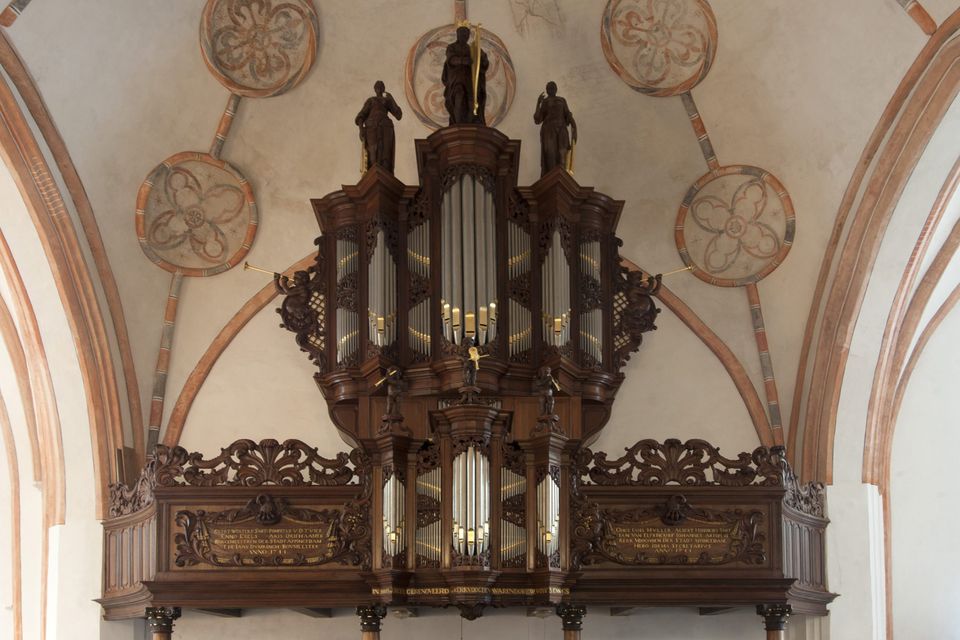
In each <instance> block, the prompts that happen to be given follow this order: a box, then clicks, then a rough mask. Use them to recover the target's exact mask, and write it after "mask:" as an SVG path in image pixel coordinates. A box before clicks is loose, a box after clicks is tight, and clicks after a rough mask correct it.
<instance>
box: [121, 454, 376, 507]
mask: <svg viewBox="0 0 960 640" xmlns="http://www.w3.org/2000/svg"><path fill="white" fill-rule="evenodd" d="M368 473H369V461H368V459H367V457H366V455H365V454H364V453H363V452H362V451H360V450H359V449H354V450H353V451H351V452H350V453H349V454H348V453H338V454H337V455H336V457H334V458H332V459H331V458H324V457H323V456H321V455H319V454H318V453H317V449H316V448H315V447H311V446H309V445H307V444H306V443H304V442H301V441H300V440H293V439H291V440H285V441H284V442H282V443H281V442H278V441H276V440H273V439H267V440H261V441H260V442H254V441H253V440H237V441H236V442H234V443H233V444H231V445H230V446H229V447H226V448H224V449H221V451H220V455H218V456H216V457H214V458H211V459H209V460H206V459H205V458H204V457H203V454H201V453H188V452H187V450H186V449H184V448H183V447H166V446H164V445H157V447H156V449H155V450H154V452H153V453H152V454H150V455H149V456H148V457H147V462H146V464H145V465H144V468H143V470H142V471H141V472H140V477H139V478H138V480H137V482H136V483H135V484H134V485H133V486H132V487H127V486H126V485H124V484H114V485H111V487H110V510H109V513H110V516H111V517H116V516H121V515H126V514H129V513H134V512H136V511H139V510H140V509H143V508H145V507H147V506H149V505H151V504H153V501H154V498H153V490H154V489H155V488H156V487H178V486H194V487H213V486H242V487H259V486H267V485H281V486H306V485H313V486H324V487H331V486H344V485H349V484H358V483H360V482H361V481H362V479H363V478H364V477H366V475H367V474H368Z"/></svg>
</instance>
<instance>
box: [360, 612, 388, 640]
mask: <svg viewBox="0 0 960 640" xmlns="http://www.w3.org/2000/svg"><path fill="white" fill-rule="evenodd" d="M357 615H358V616H360V640H380V621H381V620H383V617H384V616H385V615H387V608H386V607H385V606H383V605H382V604H375V605H370V606H366V607H363V606H360V607H357Z"/></svg>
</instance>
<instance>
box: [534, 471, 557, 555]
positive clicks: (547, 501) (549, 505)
mask: <svg viewBox="0 0 960 640" xmlns="http://www.w3.org/2000/svg"><path fill="white" fill-rule="evenodd" d="M559 548H560V485H558V484H557V483H556V482H554V480H553V477H552V476H551V475H550V474H549V473H547V474H545V475H544V477H543V479H542V480H541V481H540V482H539V483H538V484H537V549H538V550H539V551H540V552H541V553H543V554H544V555H545V556H546V557H548V558H549V557H550V556H551V555H553V554H554V553H555V552H556V551H557V549H559Z"/></svg>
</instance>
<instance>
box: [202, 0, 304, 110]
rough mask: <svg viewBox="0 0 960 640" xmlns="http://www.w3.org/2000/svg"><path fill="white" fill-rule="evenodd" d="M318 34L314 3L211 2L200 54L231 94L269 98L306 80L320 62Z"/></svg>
mask: <svg viewBox="0 0 960 640" xmlns="http://www.w3.org/2000/svg"><path fill="white" fill-rule="evenodd" d="M319 33H320V22H319V20H318V18H317V11H316V9H315V8H314V6H313V1H312V0H207V6H206V7H205V8H204V10H203V19H202V20H201V22H200V51H201V52H202V53H203V59H204V61H205V62H206V63H207V67H208V68H209V69H210V71H211V72H212V73H213V75H214V76H215V77H216V78H217V80H219V81H220V83H221V84H223V85H224V86H225V87H226V88H227V89H229V90H230V91H232V92H233V93H236V94H238V95H241V96H247V97H250V98H268V97H270V96H277V95H280V94H281V93H285V92H287V91H289V90H290V89H293V88H294V87H296V86H297V85H298V84H300V82H302V81H303V79H304V77H305V76H306V75H307V72H309V71H310V67H312V66H313V62H314V60H316V57H317V43H318V36H319Z"/></svg>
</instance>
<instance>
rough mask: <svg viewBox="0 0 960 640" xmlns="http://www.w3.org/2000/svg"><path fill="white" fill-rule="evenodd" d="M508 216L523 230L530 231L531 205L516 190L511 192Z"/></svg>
mask: <svg viewBox="0 0 960 640" xmlns="http://www.w3.org/2000/svg"><path fill="white" fill-rule="evenodd" d="M507 215H508V216H509V218H510V220H512V221H514V222H516V223H517V224H518V225H520V226H521V227H522V228H523V229H529V223H530V205H529V204H527V201H526V200H525V199H524V197H523V196H522V195H520V192H519V191H517V190H516V189H514V190H513V191H511V192H510V195H509V197H508V202H507Z"/></svg>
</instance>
